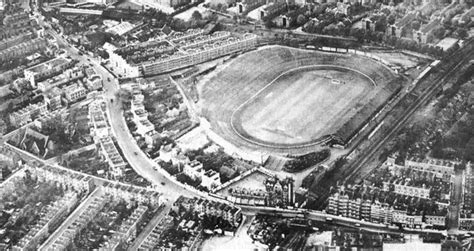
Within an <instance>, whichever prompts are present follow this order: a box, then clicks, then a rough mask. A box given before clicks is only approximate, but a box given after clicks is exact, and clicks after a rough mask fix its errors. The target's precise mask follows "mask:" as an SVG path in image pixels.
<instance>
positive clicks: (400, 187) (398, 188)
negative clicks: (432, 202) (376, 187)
mask: <svg viewBox="0 0 474 251" xmlns="http://www.w3.org/2000/svg"><path fill="white" fill-rule="evenodd" d="M391 185H393V188H394V190H393V192H394V193H396V194H401V195H407V196H412V197H418V198H422V199H429V198H430V189H429V188H426V187H425V186H422V187H415V186H410V185H409V183H408V182H399V183H394V184H391V183H389V182H384V183H383V186H384V190H385V191H388V190H389V187H390V186H391Z"/></svg>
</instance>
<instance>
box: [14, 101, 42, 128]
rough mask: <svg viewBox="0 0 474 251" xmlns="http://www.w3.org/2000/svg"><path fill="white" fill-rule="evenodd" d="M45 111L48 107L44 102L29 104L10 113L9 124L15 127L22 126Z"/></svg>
mask: <svg viewBox="0 0 474 251" xmlns="http://www.w3.org/2000/svg"><path fill="white" fill-rule="evenodd" d="M47 111H48V107H47V104H46V102H44V101H41V102H38V103H35V104H30V105H28V106H26V107H24V108H22V109H20V110H18V111H15V112H12V113H11V114H10V115H9V119H10V123H11V124H12V125H13V126H15V127H18V126H23V125H25V124H27V123H29V122H31V121H33V119H35V118H37V117H38V116H40V115H42V114H45V113H46V112H47Z"/></svg>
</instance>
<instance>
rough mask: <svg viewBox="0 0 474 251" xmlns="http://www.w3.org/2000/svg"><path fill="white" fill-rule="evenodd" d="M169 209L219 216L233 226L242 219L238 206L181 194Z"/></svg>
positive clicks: (237, 224)
mask: <svg viewBox="0 0 474 251" xmlns="http://www.w3.org/2000/svg"><path fill="white" fill-rule="evenodd" d="M171 209H172V210H173V211H174V212H176V213H178V212H180V210H184V211H185V212H196V213H198V214H201V215H212V216H220V217H222V219H224V220H226V221H228V222H229V223H230V224H232V225H233V226H235V227H237V226H239V224H240V222H241V220H242V210H241V209H240V208H239V207H235V206H231V205H228V204H225V203H220V202H215V201H209V200H205V199H201V198H187V197H183V196H181V197H179V198H178V199H177V200H176V201H175V202H174V203H173V206H172V208H171Z"/></svg>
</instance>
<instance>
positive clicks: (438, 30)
mask: <svg viewBox="0 0 474 251" xmlns="http://www.w3.org/2000/svg"><path fill="white" fill-rule="evenodd" d="M445 32H446V30H445V29H444V28H443V27H438V28H436V29H435V30H434V31H433V35H434V36H435V37H436V38H438V39H441V38H443V37H444V33H445Z"/></svg>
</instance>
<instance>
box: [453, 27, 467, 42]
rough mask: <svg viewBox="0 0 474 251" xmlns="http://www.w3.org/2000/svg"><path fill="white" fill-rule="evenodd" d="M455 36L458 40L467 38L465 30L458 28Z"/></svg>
mask: <svg viewBox="0 0 474 251" xmlns="http://www.w3.org/2000/svg"><path fill="white" fill-rule="evenodd" d="M456 34H457V35H458V37H459V38H460V39H464V38H466V37H467V36H468V34H467V30H466V29H465V28H458V29H457V30H456Z"/></svg>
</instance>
